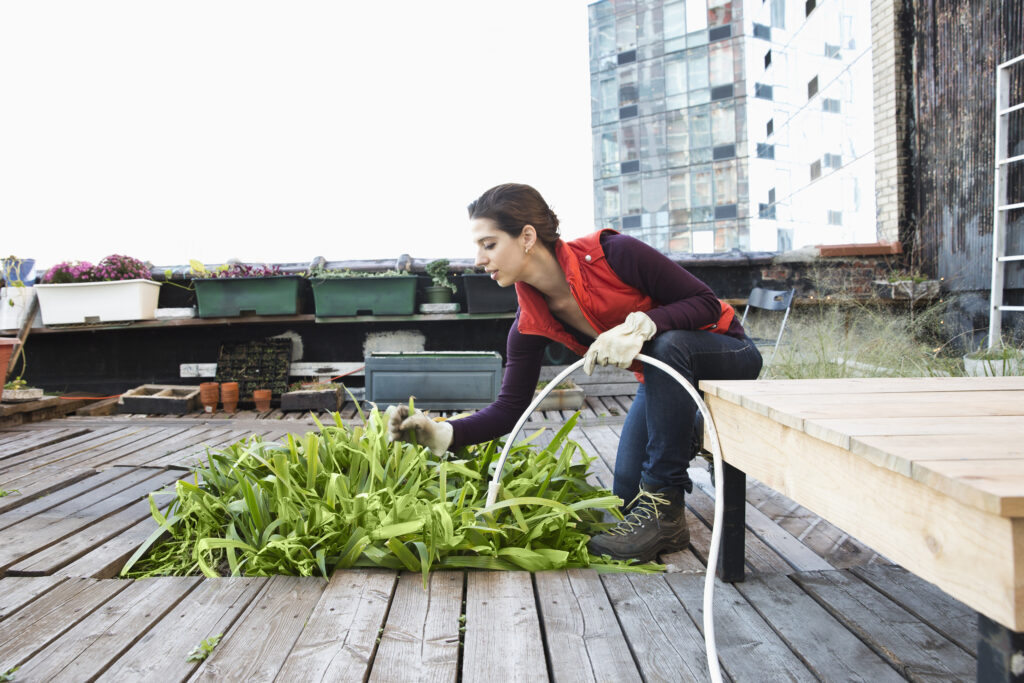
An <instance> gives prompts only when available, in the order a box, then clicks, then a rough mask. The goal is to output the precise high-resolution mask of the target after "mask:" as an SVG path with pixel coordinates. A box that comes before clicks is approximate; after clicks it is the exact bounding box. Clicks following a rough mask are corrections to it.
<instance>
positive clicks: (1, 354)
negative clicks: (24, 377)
mask: <svg viewBox="0 0 1024 683" xmlns="http://www.w3.org/2000/svg"><path fill="white" fill-rule="evenodd" d="M18 343H19V342H18V338H17V337H0V397H3V395H4V383H5V382H6V381H7V364H8V363H10V362H11V355H12V354H13V353H14V350H15V349H16V348H17V346H18Z"/></svg>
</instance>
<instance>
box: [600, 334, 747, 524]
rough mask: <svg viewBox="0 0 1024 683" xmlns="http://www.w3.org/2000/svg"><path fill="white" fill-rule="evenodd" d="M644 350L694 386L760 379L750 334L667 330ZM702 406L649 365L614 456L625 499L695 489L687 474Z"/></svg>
mask: <svg viewBox="0 0 1024 683" xmlns="http://www.w3.org/2000/svg"><path fill="white" fill-rule="evenodd" d="M641 353H643V354H645V355H648V356H651V357H652V358H657V359H658V360H660V361H662V362H664V363H666V364H667V365H669V366H670V367H672V368H674V369H675V370H676V371H678V372H679V374H681V375H682V376H683V377H685V378H686V380H687V381H689V382H690V383H691V384H693V386H694V388H696V387H697V383H698V382H699V381H700V380H702V379H757V376H758V374H759V373H760V372H761V353H760V352H759V351H758V350H757V347H756V346H754V342H752V341H751V340H750V339H749V338H747V337H744V338H743V339H737V338H735V337H730V336H728V335H725V334H716V333H714V332H704V331H701V330H668V331H667V332H663V333H661V334H659V335H658V336H656V337H655V338H654V339H652V340H651V341H649V342H647V343H646V344H644V347H643V349H642V350H641ZM696 414H697V404H696V403H695V402H694V401H693V399H692V398H690V394H689V393H687V391H686V389H684V388H683V387H682V386H680V384H679V382H677V381H676V380H674V379H673V378H672V377H670V376H669V375H668V374H667V373H665V372H663V371H662V370H659V369H657V368H655V367H653V366H651V365H647V364H645V365H644V382H643V383H641V384H640V386H639V388H638V389H637V392H636V398H635V399H633V405H632V406H631V407H630V409H629V413H628V414H627V415H626V421H625V423H624V424H623V426H622V434H621V437H620V438H619V449H618V453H617V454H616V456H615V483H614V485H613V487H612V489H613V492H614V493H615V495H617V496H619V497H620V498H622V500H623V503H625V504H626V505H629V502H630V501H631V500H633V498H635V497H636V494H637V492H638V490H639V486H640V484H641V483H643V485H644V488H645V489H648V490H651V489H661V488H664V487H671V488H677V489H680V490H685V491H691V490H692V489H693V484H692V483H691V482H690V477H689V475H687V473H686V468H687V466H688V465H689V462H690V458H691V457H692V455H693V453H692V452H691V448H690V444H691V439H692V436H693V430H694V423H695V416H696Z"/></svg>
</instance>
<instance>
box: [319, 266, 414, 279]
mask: <svg viewBox="0 0 1024 683" xmlns="http://www.w3.org/2000/svg"><path fill="white" fill-rule="evenodd" d="M305 276H306V277H307V278H310V279H313V280H333V279H349V278H355V277H410V275H409V273H406V272H404V271H401V270H394V269H391V270H381V271H368V270H351V269H349V268H326V267H323V266H317V267H315V268H310V269H309V270H307V271H306V273H305Z"/></svg>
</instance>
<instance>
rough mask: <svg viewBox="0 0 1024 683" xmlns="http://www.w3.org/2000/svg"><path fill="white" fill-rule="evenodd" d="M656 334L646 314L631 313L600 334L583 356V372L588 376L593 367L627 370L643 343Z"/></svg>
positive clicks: (655, 327)
mask: <svg viewBox="0 0 1024 683" xmlns="http://www.w3.org/2000/svg"><path fill="white" fill-rule="evenodd" d="M657 332H658V327H657V326H656V325H655V324H654V321H653V320H651V319H650V318H649V317H648V316H647V314H646V313H642V312H640V311H633V312H632V313H630V314H629V315H627V316H626V320H625V321H624V322H623V323H622V324H621V325H616V326H615V327H613V328H611V329H610V330H607V331H606V332H602V333H601V334H600V335H598V337H597V339H595V340H594V343H593V344H591V345H590V348H589V349H587V353H586V355H585V356H583V372H585V373H587V374H588V375H589V374H591V373H592V372H593V371H594V365H595V364H597V365H617V366H618V367H620V368H628V367H629V366H630V364H631V363H632V362H633V359H634V358H636V355H637V354H638V353H640V349H641V348H642V347H643V345H644V342H645V341H648V340H649V339H651V338H652V337H653V336H654V335H655V334H657Z"/></svg>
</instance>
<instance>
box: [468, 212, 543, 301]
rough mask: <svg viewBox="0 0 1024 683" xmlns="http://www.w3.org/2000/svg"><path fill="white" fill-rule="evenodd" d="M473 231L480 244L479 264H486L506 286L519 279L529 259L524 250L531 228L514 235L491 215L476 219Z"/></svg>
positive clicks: (488, 271)
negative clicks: (501, 226) (516, 235)
mask: <svg viewBox="0 0 1024 683" xmlns="http://www.w3.org/2000/svg"><path fill="white" fill-rule="evenodd" d="M531 230H532V228H531ZM469 231H470V234H471V235H472V236H473V241H474V242H475V243H476V261H475V264H476V265H477V266H483V268H484V270H486V271H487V273H488V274H489V275H490V276H491V279H492V280H494V281H495V282H497V283H498V284H499V285H501V286H502V287H508V286H509V285H511V284H513V283H515V282H517V281H518V280H519V279H520V275H521V273H522V269H523V265H524V263H525V262H526V259H527V256H526V254H525V253H524V251H525V249H526V242H527V241H529V237H530V236H529V235H528V234H527V230H525V229H524V230H523V233H522V234H521V235H520V236H519V237H512V236H511V235H509V234H508V233H507V232H505V231H504V230H500V229H499V228H498V224H497V223H495V222H494V221H493V220H491V219H490V218H474V219H473V220H472V221H471V222H470V224H469Z"/></svg>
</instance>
